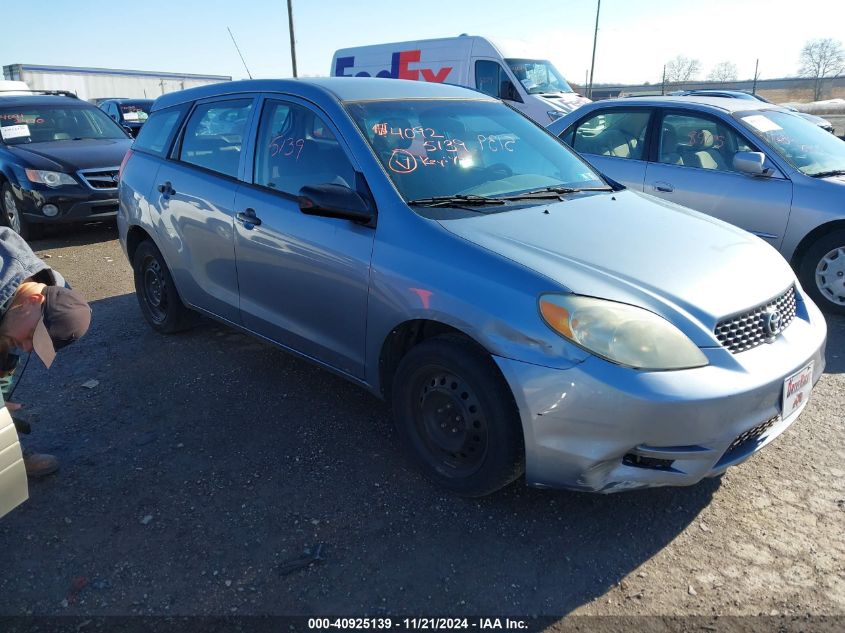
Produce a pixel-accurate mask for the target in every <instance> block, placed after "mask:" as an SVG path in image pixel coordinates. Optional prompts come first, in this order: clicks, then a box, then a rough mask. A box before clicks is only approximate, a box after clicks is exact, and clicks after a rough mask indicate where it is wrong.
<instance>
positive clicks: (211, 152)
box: [141, 99, 252, 178]
mask: <svg viewBox="0 0 845 633" xmlns="http://www.w3.org/2000/svg"><path fill="white" fill-rule="evenodd" d="M251 110H252V99H235V100H232V101H213V102H211V103H203V104H201V105H198V106H197V107H196V109H195V110H194V111H193V113H192V114H191V116H190V118H189V119H188V122H187V123H186V124H185V134H184V136H183V137H182V148H181V150H180V152H179V160H181V161H182V162H185V163H189V164H191V165H197V166H198V167H203V168H205V169H210V170H211V171H215V172H217V173H219V174H223V175H225V176H231V177H232V178H236V177H237V175H238V165H239V163H240V160H241V147H242V146H243V139H244V135H245V134H246V130H247V125H248V123H249V114H250V111H251ZM147 125H149V123H147V124H146V125H145V126H144V127H146V126H147ZM141 129H142V130H143V129H144V128H141Z"/></svg>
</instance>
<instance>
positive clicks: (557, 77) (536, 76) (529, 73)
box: [505, 59, 574, 95]
mask: <svg viewBox="0 0 845 633" xmlns="http://www.w3.org/2000/svg"><path fill="white" fill-rule="evenodd" d="M505 61H506V62H507V63H508V66H510V67H511V70H512V71H513V74H514V75H516V78H517V79H518V80H519V82H520V83H521V84H522V85H523V86H524V87H525V89H526V90H527V91H528V93H529V94H532V95H536V94H548V93H551V94H557V93H560V92H574V90H572V88H571V87H570V85H569V84H568V83H566V79H564V78H563V75H561V74H560V73H559V72H558V70H557V68H555V67H554V65H553V64H552V63H551V62H550V61H546V60H545V59H506V60H505Z"/></svg>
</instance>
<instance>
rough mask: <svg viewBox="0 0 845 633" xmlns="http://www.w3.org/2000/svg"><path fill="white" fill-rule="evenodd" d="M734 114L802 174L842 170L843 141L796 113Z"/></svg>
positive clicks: (810, 174) (766, 111) (815, 175)
mask: <svg viewBox="0 0 845 633" xmlns="http://www.w3.org/2000/svg"><path fill="white" fill-rule="evenodd" d="M734 116H735V117H736V118H737V119H738V120H739V121H741V122H742V123H743V124H744V125H745V126H746V127H747V128H748V129H749V130H751V132H753V133H754V134H755V135H756V136H757V137H759V138H760V139H762V140H763V141H764V142H765V143H766V144H767V145H769V146H770V147H772V148H773V149H774V150H775V151H776V152H777V153H778V154H779V155H780V156H781V157H782V158H783V159H784V160H785V161H787V162H788V163H789V164H790V165H792V166H793V167H794V168H795V169H798V170H800V171H801V172H802V173H804V174H806V175H808V176H813V177H823V176H824V175H833V174H831V172H833V173H834V174H835V173H838V172H845V143H843V142H842V141H841V140H840V139H838V138H836V137H835V136H834V135H833V134H831V133H830V132H826V131H824V130H823V129H821V128H820V127H819V126H818V125H815V124H813V123H811V122H809V121H807V120H806V119H803V118H801V117H800V116H798V115H797V114H793V113H791V112H781V111H779V110H760V111H757V112H738V113H736V114H734Z"/></svg>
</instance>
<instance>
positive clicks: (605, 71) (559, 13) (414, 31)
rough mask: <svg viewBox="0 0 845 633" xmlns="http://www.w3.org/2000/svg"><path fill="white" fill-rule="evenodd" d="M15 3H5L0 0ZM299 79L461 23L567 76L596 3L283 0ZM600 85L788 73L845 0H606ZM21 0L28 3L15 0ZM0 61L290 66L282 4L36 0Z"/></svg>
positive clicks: (832, 27)
mask: <svg viewBox="0 0 845 633" xmlns="http://www.w3.org/2000/svg"><path fill="white" fill-rule="evenodd" d="M3 1H4V2H11V1H12V0H3ZM293 5H294V10H293V13H294V21H295V26H296V40H297V62H298V67H299V74H300V75H327V74H328V72H329V66H330V63H331V57H332V53H333V52H334V51H335V50H336V49H337V48H342V47H347V46H357V45H363V44H378V43H384V42H398V41H406V40H413V39H422V38H430V37H446V36H452V35H459V34H460V33H469V34H472V35H485V36H487V37H492V38H503V39H521V40H525V41H528V42H532V43H534V45H535V46H536V47H537V48H539V49H540V50H541V51H542V52H543V53H544V55H545V56H546V57H547V58H549V59H551V60H552V61H553V62H554V64H555V65H556V66H557V67H558V68H559V69H560V70H561V72H562V73H563V74H564V75H566V77H567V78H569V79H570V80H571V81H573V82H575V83H583V82H584V76H585V72H586V70H587V69H588V68H589V66H590V55H591V51H592V38H593V26H594V23H595V11H596V0H520V1H516V0H487V1H475V0H471V1H463V0H411V1H409V2H408V1H406V2H402V1H401V0H345V1H344V0H293ZM601 5H602V6H601V20H600V24H599V40H598V50H597V54H596V76H595V81H596V83H610V82H626V83H639V82H644V81H650V82H652V83H655V82H657V81H659V80H660V76H661V73H662V68H663V64H664V63H665V62H666V61H667V60H669V59H671V58H672V57H674V56H675V55H678V54H683V55H686V56H687V57H693V58H696V59H699V60H700V61H701V65H702V75H701V78H705V76H706V74H707V73H708V72H709V71H710V69H711V68H712V66H714V65H715V64H717V63H719V62H722V61H732V62H733V63H735V64H736V66H737V68H738V70H739V78H740V79H742V78H750V77H751V76H752V75H753V73H754V60H755V59H756V58H758V57H759V58H760V73H761V77H763V78H767V77H768V78H771V77H782V76H789V75H794V74H796V73H797V71H798V55H799V52H800V50H801V47H802V46H803V44H804V42H805V41H807V40H808V39H811V38H816V37H834V38H837V39H845V0H802V1H801V2H796V1H795V0H603V1H602V3H601ZM22 6H26V3H24V4H23V5H22ZM14 22H15V27H14V28H11V27H10V26H7V28H5V29H4V30H3V35H2V37H0V64H3V65H7V64H14V63H25V64H51V65H60V66H96V67H105V68H126V69H133V70H153V71H170V72H185V73H207V74H214V75H231V76H233V77H234V78H236V79H240V78H243V77H245V76H246V73H245V71H244V70H243V66H242V65H241V62H240V59H239V58H238V56H237V52H236V51H235V49H234V46H233V45H232V42H231V40H230V39H229V35H228V33H227V32H226V27H227V26H229V27H231V29H232V31H233V32H234V34H235V37H236V38H237V40H238V44H239V45H240V48H241V51H242V52H243V55H244V58H245V59H246V62H247V64H248V65H249V67H250V70H251V71H252V74H253V76H255V77H287V76H290V74H291V65H290V44H289V40H288V23H287V7H286V0H227V1H225V2H221V1H219V0H204V1H197V0H141V1H139V2H134V3H133V2H130V3H127V2H114V1H113V0H112V1H110V2H105V1H100V0H73V1H71V0H41V1H40V2H38V3H37V11H31V12H30V11H22V12H21V13H20V14H18V13H17V12H15V20H14Z"/></svg>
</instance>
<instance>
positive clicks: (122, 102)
mask: <svg viewBox="0 0 845 633" xmlns="http://www.w3.org/2000/svg"><path fill="white" fill-rule="evenodd" d="M152 105H153V100H152V99H109V100H107V101H103V102H102V103H99V104H97V107H98V108H100V110H102V111H103V112H105V113H106V114H108V115H109V116H110V117H111V118H112V120H113V121H115V122H116V123H117V124H119V125H120V126H122V127H123V129H125V130H126V131H127V132H129V134H131V135H132V136H133V137H134V136H138V132H140V131H141V126H142V125H144V123H145V122H146V120H147V117H149V115H150V108H151V107H152Z"/></svg>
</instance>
